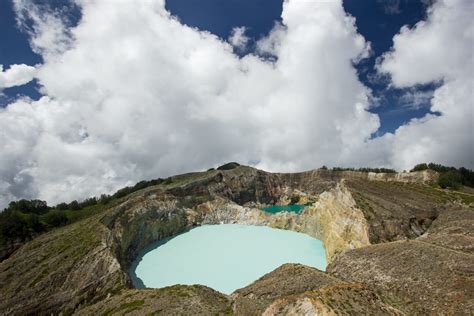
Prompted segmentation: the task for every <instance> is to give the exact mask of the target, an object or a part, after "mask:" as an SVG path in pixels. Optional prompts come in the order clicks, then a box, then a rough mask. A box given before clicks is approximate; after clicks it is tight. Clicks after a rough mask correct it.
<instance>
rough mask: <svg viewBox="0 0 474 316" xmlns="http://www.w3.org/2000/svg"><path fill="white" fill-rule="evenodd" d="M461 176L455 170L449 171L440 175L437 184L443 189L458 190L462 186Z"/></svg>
mask: <svg viewBox="0 0 474 316" xmlns="http://www.w3.org/2000/svg"><path fill="white" fill-rule="evenodd" d="M462 180H463V178H462V175H461V173H460V172H459V171H457V170H450V171H447V172H444V173H441V174H440V176H439V178H438V184H439V186H440V187H442V188H443V189H454V190H456V189H459V188H461V186H462Z"/></svg>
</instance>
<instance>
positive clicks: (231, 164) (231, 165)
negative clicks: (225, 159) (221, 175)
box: [217, 162, 240, 170]
mask: <svg viewBox="0 0 474 316" xmlns="http://www.w3.org/2000/svg"><path fill="white" fill-rule="evenodd" d="M238 166H240V164H238V163H237V162H229V163H226V164H224V165H222V166H220V167H218V168H217V170H232V169H235V168H237V167H238Z"/></svg>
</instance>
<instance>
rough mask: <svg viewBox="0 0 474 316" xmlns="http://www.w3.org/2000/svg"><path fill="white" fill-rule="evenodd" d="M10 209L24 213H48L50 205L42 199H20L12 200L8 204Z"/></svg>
mask: <svg viewBox="0 0 474 316" xmlns="http://www.w3.org/2000/svg"><path fill="white" fill-rule="evenodd" d="M8 209H10V210H11V211H17V212H22V213H26V214H29V213H34V214H38V215H40V214H44V213H46V212H47V211H48V210H49V209H50V207H48V205H47V204H46V202H45V201H40V200H24V199H23V200H19V201H14V202H10V204H9V205H8Z"/></svg>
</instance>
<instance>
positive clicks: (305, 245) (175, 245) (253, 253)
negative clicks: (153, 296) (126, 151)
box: [129, 224, 326, 294]
mask: <svg viewBox="0 0 474 316" xmlns="http://www.w3.org/2000/svg"><path fill="white" fill-rule="evenodd" d="M284 263H302V264H305V265H308V266H312V267H315V268H318V269H320V270H325V268H326V254H325V251H324V247H323V243H322V242H321V241H320V240H318V239H315V238H312V237H310V236H308V235H305V234H302V233H297V232H293V231H287V230H281V229H274V228H269V227H265V226H246V225H235V224H225V225H205V226H201V227H197V228H194V229H192V230H190V231H189V232H186V233H183V234H181V235H178V236H176V237H174V238H172V239H170V240H168V241H167V242H165V243H163V242H161V243H156V244H154V245H150V246H149V247H147V249H145V250H144V251H143V252H142V253H140V255H139V257H138V258H137V259H136V260H135V262H133V263H132V266H131V268H130V271H129V272H130V275H131V277H132V281H133V283H134V285H135V287H139V288H140V287H147V288H159V287H164V286H169V285H174V284H188V285H191V284H202V285H206V286H209V287H211V288H213V289H215V290H217V291H220V292H222V293H225V294H230V293H232V292H233V291H234V290H236V289H239V288H242V287H244V286H246V285H249V284H250V283H252V282H253V281H255V280H257V279H258V278H260V277H261V276H263V275H264V274H266V273H268V272H270V271H272V270H274V269H276V268H277V267H279V266H280V265H282V264H284Z"/></svg>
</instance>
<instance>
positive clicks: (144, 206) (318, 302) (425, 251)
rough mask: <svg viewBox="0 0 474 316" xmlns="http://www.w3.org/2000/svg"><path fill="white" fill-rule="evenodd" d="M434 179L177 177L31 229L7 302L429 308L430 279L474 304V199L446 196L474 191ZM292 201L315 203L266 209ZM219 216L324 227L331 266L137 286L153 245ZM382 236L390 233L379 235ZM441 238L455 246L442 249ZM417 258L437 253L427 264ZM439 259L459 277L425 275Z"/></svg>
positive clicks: (140, 308) (25, 308)
mask: <svg viewBox="0 0 474 316" xmlns="http://www.w3.org/2000/svg"><path fill="white" fill-rule="evenodd" d="M435 179H436V174H433V173H430V172H426V171H425V172H418V173H405V174H371V173H360V172H334V171H327V170H318V171H309V172H303V173H297V174H274V173H267V172H264V171H261V170H257V169H253V168H250V167H245V166H239V167H237V168H234V169H231V170H211V171H208V172H201V173H191V174H185V175H180V176H175V177H171V178H169V179H167V180H166V181H165V182H163V183H162V184H160V185H157V186H153V187H149V188H146V189H144V190H141V191H138V192H135V193H132V194H130V195H129V196H126V197H125V198H123V199H122V200H121V201H119V202H118V203H116V205H115V206H113V207H111V208H109V209H104V210H103V211H102V212H100V213H99V214H97V215H95V216H93V217H91V218H88V219H86V220H83V221H81V222H78V223H75V224H72V225H69V226H66V227H63V228H61V229H57V230H54V231H52V232H50V233H47V234H44V235H42V236H40V237H38V238H36V239H34V240H32V241H31V242H28V243H27V244H26V245H24V246H23V247H21V248H20V249H19V250H17V251H16V252H15V253H14V254H13V255H12V256H11V257H10V258H8V259H7V260H5V261H3V262H1V263H0V297H2V300H1V301H0V314H27V313H40V314H47V313H48V314H49V313H58V312H60V311H63V312H66V313H69V312H77V313H84V314H91V313H93V314H96V313H105V314H125V313H132V314H133V313H137V314H142V313H144V312H146V313H148V312H160V311H161V313H163V314H180V313H181V314H182V313H185V314H186V313H188V311H191V310H194V311H196V313H200V312H202V314H209V313H211V312H212V313H214V312H215V313H226V312H229V313H236V314H248V313H266V314H268V315H270V314H278V313H297V314H299V313H302V312H303V311H307V312H308V313H309V314H314V313H316V312H318V313H322V314H324V313H326V314H331V313H343V312H345V313H356V312H357V313H368V314H387V313H389V314H400V313H402V312H405V313H411V312H412V311H414V312H420V313H421V312H425V311H431V309H429V308H428V307H427V306H425V304H428V303H430V301H429V300H422V298H423V297H425V296H426V291H427V290H430V291H433V288H434V289H435V290H434V291H433V292H434V293H436V295H435V296H434V297H435V298H436V299H438V296H440V295H441V293H443V291H448V292H449V293H453V294H452V295H451V296H449V295H448V296H447V297H449V298H450V299H452V298H453V297H456V298H457V301H456V302H457V303H458V306H461V307H460V308H459V309H453V307H452V306H451V305H449V306H448V305H443V304H444V303H445V302H446V304H448V302H447V299H444V300H442V299H440V300H439V302H440V303H436V304H435V303H433V304H434V305H433V306H436V308H439V310H441V311H443V310H446V311H447V312H450V311H456V312H457V311H460V312H463V311H465V307H466V306H467V307H469V306H471V305H470V304H471V303H470V299H471V298H470V296H469V295H468V292H469V291H468V290H469V288H468V287H467V285H468V284H470V283H469V282H471V281H472V273H471V272H472V271H471V270H472V265H470V264H468V263H467V259H469V258H470V257H466V256H472V240H471V238H472V231H473V226H472V223H471V224H466V222H465V221H464V220H463V219H464V218H465V217H466V218H468V217H469V216H472V209H470V208H467V207H462V208H461V209H462V210H460V211H459V213H456V214H458V215H456V216H454V215H452V213H451V212H450V211H449V210H450V209H452V206H449V205H450V204H449V203H452V202H453V201H461V202H465V203H466V202H470V201H471V200H470V199H472V196H471V195H469V194H467V195H460V194H458V193H453V192H446V191H441V190H438V189H435V188H433V187H431V186H429V184H430V183H432V182H433V181H434V180H435ZM291 201H293V202H295V201H297V202H298V203H305V204H308V207H306V208H305V209H304V210H303V211H302V212H301V213H300V214H296V213H287V212H282V213H278V214H269V213H265V212H262V211H261V210H260V209H259V208H260V207H262V206H265V205H271V204H275V203H278V204H288V203H289V202H291ZM453 216H454V217H453ZM221 223H240V224H248V225H268V226H271V227H276V228H282V229H291V230H295V231H299V232H303V233H306V234H309V235H311V236H314V237H317V238H319V239H321V240H322V241H323V242H324V245H325V248H326V253H327V258H328V263H331V265H330V266H329V268H328V270H329V272H330V274H331V275H328V274H325V273H323V272H320V271H317V270H315V269H310V268H306V267H301V266H298V265H290V266H284V267H282V268H280V270H276V271H274V272H273V274H270V275H268V276H266V277H264V278H262V279H260V280H259V281H257V282H256V283H255V284H253V285H251V286H249V287H247V288H245V289H242V290H238V291H236V293H234V294H233V295H232V296H231V297H227V296H225V295H223V294H220V293H218V292H215V291H212V290H210V289H208V288H205V287H186V286H181V287H171V288H167V289H166V290H165V289H162V290H132V289H130V288H131V287H132V285H131V282H130V278H129V276H128V274H127V269H128V267H129V265H130V263H131V262H132V261H133V259H134V258H135V257H136V256H137V254H138V252H139V251H140V250H141V249H143V248H144V247H145V246H146V245H148V244H150V243H151V242H154V241H158V240H161V239H163V238H166V237H170V236H174V235H176V234H179V233H182V232H184V231H186V230H188V229H191V228H192V227H195V226H197V225H202V224H221ZM448 223H449V224H448ZM427 230H428V233H427V234H425V233H426V231H427ZM419 236H421V237H419ZM407 239H410V240H411V241H397V240H407ZM376 243H382V244H378V245H371V244H376ZM441 250H442V251H448V252H447V253H446V256H448V257H449V258H447V259H443V258H440V257H439V256H440V255H441V252H440V251H441ZM404 251H405V252H404ZM451 252H452V253H451ZM400 258H403V260H405V261H402V262H403V264H401V263H400V262H399V260H401V259H400ZM420 258H421V259H422V260H424V262H434V263H433V264H434V265H433V266H430V265H424V264H421V263H420V261H419V259H420ZM352 262H354V267H352V264H353V263H352ZM456 262H457V263H456ZM437 265H438V266H439V269H438V270H439V271H441V272H443V273H446V275H447V276H448V278H449V280H450V281H449V282H445V283H444V284H441V283H440V282H438V281H427V282H425V284H428V285H426V286H425V287H423V286H420V283H423V282H424V281H425V280H431V279H433V278H438V279H439V275H437V274H436V269H435V268H436V266H437ZM399 266H400V267H399ZM308 269H309V270H308ZM453 269H454V270H453ZM366 270H368V271H371V273H369V272H366ZM282 271H283V272H282ZM453 271H455V272H453ZM459 271H461V272H459ZM459 273H461V274H462V277H459V275H460V274H459ZM415 278H416V281H410V282H408V281H407V280H415ZM268 280H272V281H268ZM295 280H296V281H295ZM382 281H383V282H382ZM276 284H279V286H277V287H275V286H273V285H276ZM404 284H407V286H408V288H406V289H405V288H404V286H405V285H404ZM456 285H459V286H460V288H456ZM471 288H472V287H471ZM403 293H408V294H406V295H405V294H403ZM407 300H410V301H409V302H408V301H407ZM173 302H177V303H173ZM347 302H350V304H349V303H347ZM123 304H125V305H123ZM186 304H187V306H184V305H186ZM229 304H230V305H229ZM418 304H420V305H421V306H422V308H417V307H416V306H417V305H418ZM122 305H123V306H122ZM229 306H231V307H232V308H230V309H229ZM252 306H254V307H255V308H256V309H253V308H254V307H252Z"/></svg>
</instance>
